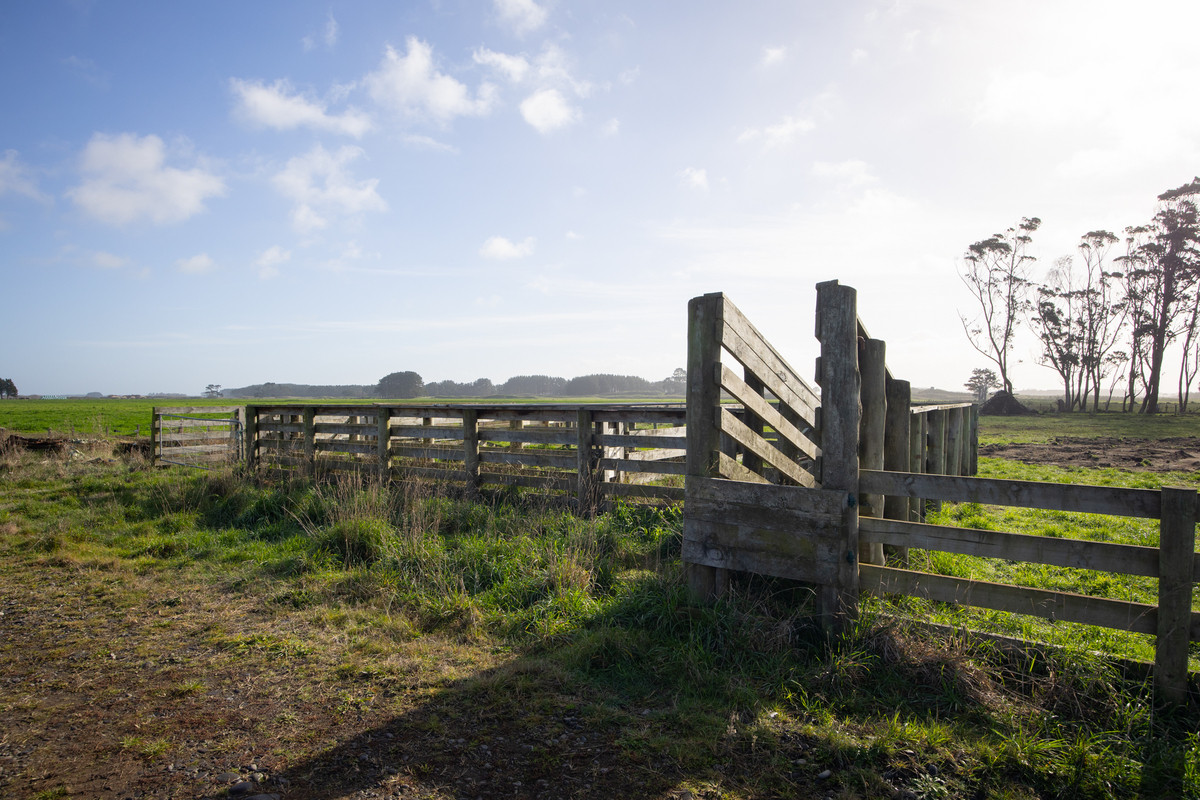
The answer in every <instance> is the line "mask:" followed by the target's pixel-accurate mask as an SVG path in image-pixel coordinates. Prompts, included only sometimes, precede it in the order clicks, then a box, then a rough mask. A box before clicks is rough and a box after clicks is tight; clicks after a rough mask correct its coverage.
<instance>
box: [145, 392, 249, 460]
mask: <svg viewBox="0 0 1200 800" xmlns="http://www.w3.org/2000/svg"><path fill="white" fill-rule="evenodd" d="M150 453H151V463H152V464H178V465H183V466H188V467H213V466H217V465H219V464H225V463H230V462H233V461H240V460H241V458H242V407H241V406H175V407H171V408H165V407H164V408H160V407H155V408H154V410H153V415H152V417H151V419H150Z"/></svg>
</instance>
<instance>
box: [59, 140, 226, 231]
mask: <svg viewBox="0 0 1200 800" xmlns="http://www.w3.org/2000/svg"><path fill="white" fill-rule="evenodd" d="M166 157H167V154H166V147H165V146H164V145H163V141H162V139H160V138H158V137H157V136H153V135H150V136H145V137H143V138H138V137H137V136H135V135H134V134H131V133H122V134H118V135H117V136H109V135H106V134H103V133H97V134H95V135H94V136H93V137H92V139H91V141H90V142H88V145H87V147H86V148H85V149H84V151H83V158H82V163H81V170H82V172H83V174H84V176H85V177H84V180H83V183H81V184H79V185H78V186H76V187H74V188H72V189H69V190H68V191H67V196H68V197H70V198H71V199H72V200H74V201H75V204H76V205H78V206H79V207H80V208H81V209H82V210H83V211H84V212H85V213H87V214H89V215H90V216H92V217H95V218H96V219H98V220H100V221H101V222H106V223H109V224H112V225H126V224H128V223H131V222H134V221H137V220H140V219H149V220H150V221H151V222H155V223H158V224H164V223H168V222H181V221H182V220H185V219H187V218H188V217H191V216H194V215H196V214H199V213H200V212H201V211H203V210H204V201H205V200H207V199H208V198H210V197H216V196H220V195H223V194H224V193H225V182H224V181H223V180H221V179H220V178H218V177H217V176H216V175H212V174H210V173H208V172H206V171H204V170H203V169H199V168H194V169H179V168H177V167H168V166H166Z"/></svg>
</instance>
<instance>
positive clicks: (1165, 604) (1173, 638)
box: [1154, 487, 1196, 703]
mask: <svg viewBox="0 0 1200 800" xmlns="http://www.w3.org/2000/svg"><path fill="white" fill-rule="evenodd" d="M1195 552H1196V491H1195V490H1194V489H1176V488H1166V487H1164V488H1163V490H1162V510H1161V512H1160V522H1159V538H1158V635H1157V636H1156V637H1155V645H1154V687H1155V689H1156V690H1158V692H1159V694H1160V696H1161V697H1162V698H1163V699H1165V700H1167V701H1169V702H1172V703H1182V702H1184V701H1185V700H1186V699H1187V682H1188V671H1187V664H1188V641H1189V638H1190V636H1189V634H1190V632H1191V622H1192V582H1193V577H1194V576H1193V573H1192V570H1193V564H1194V563H1195Z"/></svg>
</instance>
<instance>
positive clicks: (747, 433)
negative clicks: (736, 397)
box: [720, 409, 817, 487]
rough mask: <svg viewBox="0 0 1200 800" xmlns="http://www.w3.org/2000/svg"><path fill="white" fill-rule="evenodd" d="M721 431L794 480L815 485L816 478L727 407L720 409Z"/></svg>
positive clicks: (806, 484)
mask: <svg viewBox="0 0 1200 800" xmlns="http://www.w3.org/2000/svg"><path fill="white" fill-rule="evenodd" d="M720 425H721V432H722V433H726V434H728V435H729V436H731V437H733V439H734V440H736V441H737V442H738V444H740V445H742V446H743V447H745V448H746V449H747V450H749V451H751V452H753V453H754V454H755V455H757V456H759V457H760V458H762V460H763V461H765V462H767V463H768V464H770V465H771V466H773V467H775V469H777V470H779V471H780V472H782V473H783V474H784V475H786V476H787V477H789V478H791V479H792V480H794V481H795V482H796V483H798V484H800V485H801V486H810V487H811V486H815V485H816V483H817V480H816V478H814V477H813V476H812V475H811V474H809V473H808V472H806V471H805V470H804V469H803V468H802V467H801V466H800V465H799V464H797V463H796V462H795V461H792V460H791V459H790V458H788V457H787V456H786V455H784V454H783V453H782V452H780V451H779V450H777V449H775V447H773V446H772V445H770V444H768V443H767V442H766V441H765V440H764V439H762V438H760V437H759V436H758V435H757V434H755V433H754V431H752V430H750V426H748V425H747V424H746V423H744V422H742V421H741V420H740V419H738V418H737V417H735V416H734V415H733V414H731V413H729V411H728V410H726V409H721V411H720Z"/></svg>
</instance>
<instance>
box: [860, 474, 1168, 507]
mask: <svg viewBox="0 0 1200 800" xmlns="http://www.w3.org/2000/svg"><path fill="white" fill-rule="evenodd" d="M859 491H871V492H878V493H880V494H894V495H900V496H903V497H924V498H927V499H936V500H945V501H949V502H969V503H985V504H988V505H997V506H1021V507H1023V508H1041V509H1046V510H1050V511H1078V512H1082V513H1088V514H1111V515H1113V516H1119V517H1144V518H1151V519H1157V518H1158V516H1159V514H1160V513H1161V502H1160V499H1159V492H1157V491H1155V490H1153V489H1122V488H1115V487H1112V486H1083V485H1075V484H1062V483H1040V482H1037V481H1012V480H1000V479H997V478H968V477H951V476H946V475H920V474H916V473H911V472H880V471H875V470H862V471H861V472H860V473H859Z"/></svg>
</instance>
